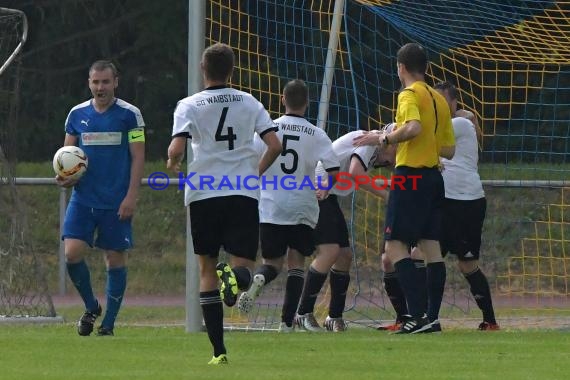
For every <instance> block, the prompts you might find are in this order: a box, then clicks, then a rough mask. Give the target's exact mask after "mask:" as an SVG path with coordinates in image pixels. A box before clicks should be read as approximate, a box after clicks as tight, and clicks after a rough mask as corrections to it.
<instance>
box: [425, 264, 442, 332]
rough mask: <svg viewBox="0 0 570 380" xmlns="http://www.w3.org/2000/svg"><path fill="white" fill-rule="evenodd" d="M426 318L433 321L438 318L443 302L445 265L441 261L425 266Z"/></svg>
mask: <svg viewBox="0 0 570 380" xmlns="http://www.w3.org/2000/svg"><path fill="white" fill-rule="evenodd" d="M426 272H427V292H428V310H427V312H428V313H427V314H428V318H429V320H430V321H432V322H433V321H435V320H436V319H438V318H439V309H440V308H441V302H442V301H443V290H444V288H445V277H446V270H445V263H444V262H443V261H440V262H436V263H428V265H427V271H426Z"/></svg>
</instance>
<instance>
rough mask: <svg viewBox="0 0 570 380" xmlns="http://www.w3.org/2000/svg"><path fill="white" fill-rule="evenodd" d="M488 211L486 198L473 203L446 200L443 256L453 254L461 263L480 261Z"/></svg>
mask: <svg viewBox="0 0 570 380" xmlns="http://www.w3.org/2000/svg"><path fill="white" fill-rule="evenodd" d="M486 211H487V200H486V199H485V198H480V199H475V200H472V201H460V200H456V199H447V198H446V199H445V200H444V202H443V222H442V232H441V234H442V237H441V241H440V243H441V253H442V255H443V256H445V255H446V254H447V253H451V254H452V255H456V256H457V258H458V259H459V260H461V261H471V260H479V250H480V249H481V233H482V230H483V221H484V220H485V212H486Z"/></svg>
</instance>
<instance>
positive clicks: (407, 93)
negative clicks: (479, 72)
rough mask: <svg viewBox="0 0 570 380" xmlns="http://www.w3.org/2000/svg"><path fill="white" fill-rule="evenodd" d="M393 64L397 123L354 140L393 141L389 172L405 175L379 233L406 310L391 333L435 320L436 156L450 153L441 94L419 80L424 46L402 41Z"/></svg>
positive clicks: (439, 265)
mask: <svg viewBox="0 0 570 380" xmlns="http://www.w3.org/2000/svg"><path fill="white" fill-rule="evenodd" d="M397 65H398V77H399V78H400V81H401V82H402V86H403V90H402V91H401V92H400V94H399V95H398V107H397V111H396V123H397V128H396V129H395V130H393V131H392V132H390V133H381V134H377V133H368V134H365V135H362V136H361V137H359V138H357V139H355V140H354V144H355V145H373V144H380V145H382V144H385V145H396V144H397V150H396V167H395V171H394V175H396V176H404V178H406V180H405V182H403V184H402V185H401V186H398V185H396V186H393V188H392V189H391V192H390V197H389V201H388V208H387V212H386V224H385V227H384V239H385V241H386V255H387V256H388V258H389V260H390V261H391V262H392V263H393V264H394V267H395V269H396V273H397V276H398V279H399V282H400V284H401V287H402V290H403V291H404V295H405V297H406V302H407V304H408V312H409V313H410V316H409V317H408V318H407V320H406V321H404V323H403V325H402V327H401V329H400V330H399V331H398V332H396V333H397V334H414V333H420V332H431V331H432V329H431V323H432V322H436V321H437V318H438V317H437V316H438V315H439V309H440V307H441V302H442V299H443V290H444V286H445V277H446V272H445V264H444V262H443V258H442V256H441V249H440V245H439V238H440V233H441V227H440V226H441V212H442V202H443V199H444V197H445V190H444V187H443V178H442V176H441V173H440V171H439V157H440V156H441V157H444V158H448V159H451V158H453V155H454V153H455V140H454V136H453V127H452V124H451V115H450V111H449V106H448V105H447V102H446V100H445V98H444V97H443V96H441V95H440V94H439V93H438V92H437V91H435V90H434V89H433V88H431V87H430V86H428V85H427V84H426V83H425V72H426V70H427V65H428V60H427V54H426V51H425V50H424V48H423V47H422V46H421V45H419V44H416V43H408V44H406V45H404V46H402V47H401V48H400V49H399V50H398V53H397ZM412 176H415V177H412ZM414 178H416V182H415V184H416V186H414V182H413V180H412V179H414ZM415 244H417V245H418V246H419V247H420V248H421V250H422V251H423V252H424V253H425V257H426V263H427V288H428V289H427V291H428V300H429V301H428V314H429V315H430V317H431V320H430V319H428V317H427V315H425V313H424V310H423V308H422V305H421V298H420V289H421V287H423V286H425V285H424V284H422V283H420V281H419V278H418V276H417V273H416V268H415V266H414V263H413V261H412V259H411V258H410V255H409V253H408V247H409V246H410V245H415ZM437 322H438V323H439V321H437Z"/></svg>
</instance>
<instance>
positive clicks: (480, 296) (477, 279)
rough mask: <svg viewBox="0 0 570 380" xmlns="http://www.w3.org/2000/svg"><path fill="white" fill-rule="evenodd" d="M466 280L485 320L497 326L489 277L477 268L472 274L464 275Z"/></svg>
mask: <svg viewBox="0 0 570 380" xmlns="http://www.w3.org/2000/svg"><path fill="white" fill-rule="evenodd" d="M464 276H465V279H466V280H467V282H469V286H470V287H471V289H470V290H471V294H473V298H475V302H477V306H479V309H481V311H482V312H483V320H484V321H485V322H489V323H493V324H496V323H497V321H496V320H495V311H494V310H493V301H492V299H491V289H490V288H489V282H488V281H487V277H485V274H484V273H483V272H482V271H481V269H480V268H477V269H476V270H474V271H473V272H471V273H467V274H464Z"/></svg>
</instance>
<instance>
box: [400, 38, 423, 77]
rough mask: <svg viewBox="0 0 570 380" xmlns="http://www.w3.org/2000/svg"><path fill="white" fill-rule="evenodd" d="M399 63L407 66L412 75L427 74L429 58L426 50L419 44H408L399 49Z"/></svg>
mask: <svg viewBox="0 0 570 380" xmlns="http://www.w3.org/2000/svg"><path fill="white" fill-rule="evenodd" d="M396 59H397V61H398V63H401V64H403V65H404V66H406V70H408V71H409V72H410V73H416V74H425V73H426V71H427V64H428V58H427V53H426V51H425V49H424V48H423V47H422V46H421V45H420V44H417V43H413V42H411V43H407V44H405V45H404V46H402V47H401V48H400V49H398V53H397V54H396Z"/></svg>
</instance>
